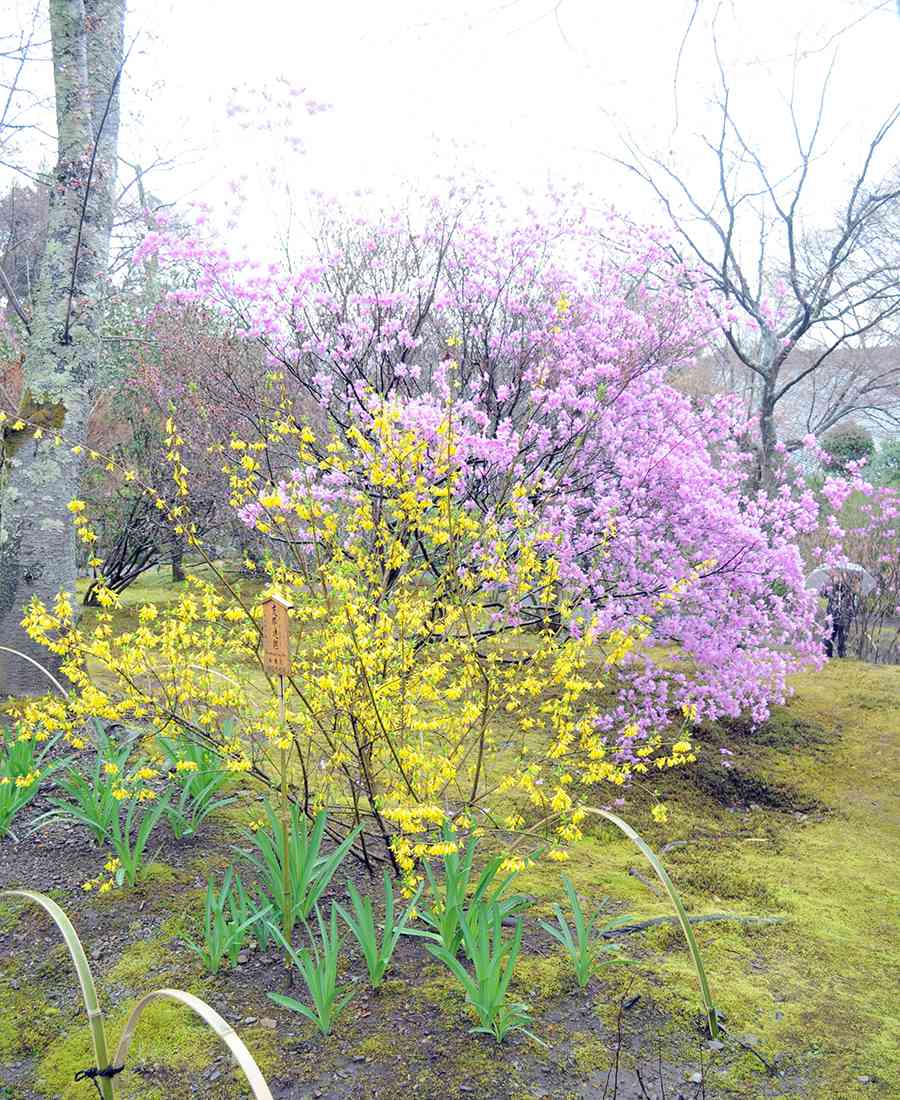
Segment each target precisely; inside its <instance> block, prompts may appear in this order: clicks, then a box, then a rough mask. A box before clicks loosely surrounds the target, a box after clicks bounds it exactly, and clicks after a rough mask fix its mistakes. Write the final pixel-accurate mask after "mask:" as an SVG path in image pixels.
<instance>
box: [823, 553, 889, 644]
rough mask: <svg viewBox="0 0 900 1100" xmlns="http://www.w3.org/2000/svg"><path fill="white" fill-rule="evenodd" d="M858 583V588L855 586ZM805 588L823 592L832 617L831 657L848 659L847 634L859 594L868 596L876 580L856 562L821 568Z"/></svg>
mask: <svg viewBox="0 0 900 1100" xmlns="http://www.w3.org/2000/svg"><path fill="white" fill-rule="evenodd" d="M856 580H858V581H859V585H858V593H857V586H856V585H855V584H854V583H853V582H854V581H856ZM806 587H807V588H812V589H815V590H817V591H819V592H821V593H822V595H823V596H825V598H826V600H827V607H828V614H829V616H830V617H831V636H830V637H829V638H826V640H825V652H826V654H827V655H828V656H829V657H834V656H835V655H837V656H838V657H846V656H847V635H848V633H849V632H850V624H851V623H852V621H853V612H854V610H855V606H856V598H857V594H859V595H862V596H866V595H868V593H869V592H871V591H872V590H873V589H874V588H875V578H874V577H873V576H872V574H871V573H869V572H868V570H866V569H863V567H862V566H861V565H857V564H856V563H855V562H847V563H846V564H845V565H841V566H835V567H833V568H829V567H827V566H819V568H818V569H814V570H813V571H812V573H810V575H809V576H808V577H807V578H806Z"/></svg>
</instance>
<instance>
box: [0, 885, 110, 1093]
mask: <svg viewBox="0 0 900 1100" xmlns="http://www.w3.org/2000/svg"><path fill="white" fill-rule="evenodd" d="M0 896H2V897H20V898H25V899H26V900H27V901H30V902H33V903H34V904H35V905H39V906H40V907H41V908H42V909H43V910H45V911H46V912H47V913H49V915H50V916H51V917H52V919H53V920H54V921H55V923H56V927H57V928H58V929H59V930H60V932H61V933H62V938H63V939H64V940H65V943H66V947H67V948H68V949H69V954H70V955H71V956H72V962H73V964H74V966H75V971H76V973H77V974H78V982H79V984H80V985H81V997H82V1000H83V1001H84V1010H85V1012H86V1013H87V1018H88V1027H89V1028H90V1029H91V1042H92V1043H93V1046H94V1059H95V1061H96V1064H97V1068H98V1069H107V1068H109V1055H108V1053H107V1050H106V1033H105V1031H104V1030H103V1013H102V1012H101V1011H100V1004H99V1002H98V1000H97V989H96V986H95V985H94V976H93V974H92V973H91V968H90V965H89V964H88V961H87V955H85V953H84V948H83V947H82V946H81V940H80V939H79V938H78V933H77V932H76V931H75V929H74V927H73V926H72V922H71V921H70V920H69V918H68V917H67V916H66V914H65V912H64V911H63V910H62V909H61V908H60V907H59V906H58V905H57V904H56V902H55V901H53V900H52V899H51V898H48V897H46V896H45V895H44V894H38V893H37V892H36V891H34V890H4V891H3V893H2V895H0ZM97 1080H98V1082H99V1088H100V1095H101V1096H102V1097H103V1100H114V1096H115V1094H114V1092H113V1084H112V1080H111V1079H110V1078H108V1077H100V1078H98V1079H97Z"/></svg>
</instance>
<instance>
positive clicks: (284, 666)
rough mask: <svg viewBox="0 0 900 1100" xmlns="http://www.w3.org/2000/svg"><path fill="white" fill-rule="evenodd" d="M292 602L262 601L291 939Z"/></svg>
mask: <svg viewBox="0 0 900 1100" xmlns="http://www.w3.org/2000/svg"><path fill="white" fill-rule="evenodd" d="M292 606H293V604H291V603H289V602H288V601H287V600H286V599H285V598H284V597H283V596H279V595H277V594H276V593H274V592H273V593H272V594H271V595H270V596H268V597H267V598H266V599H265V600H263V605H262V646H263V668H264V669H265V670H266V672H267V673H268V674H269V675H270V676H277V677H278V718H279V725H280V729H279V736H280V737H281V739H282V740H281V750H280V758H281V844H282V849H281V864H282V881H281V888H282V890H283V891H284V898H285V908H284V914H283V918H282V921H283V923H282V935H283V936H284V938H285V939H286V940H287V942H288V943H290V942H291V931H292V929H293V927H294V905H293V888H294V887H293V880H292V879H291V862H290V835H291V811H290V804H289V801H288V753H287V748H286V744H287V741H286V738H287V731H286V730H285V712H284V678H285V676H289V675H290V672H291V621H290V618H289V617H288V611H290V609H291V607H292Z"/></svg>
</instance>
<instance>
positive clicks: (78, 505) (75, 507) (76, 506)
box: [66, 500, 87, 516]
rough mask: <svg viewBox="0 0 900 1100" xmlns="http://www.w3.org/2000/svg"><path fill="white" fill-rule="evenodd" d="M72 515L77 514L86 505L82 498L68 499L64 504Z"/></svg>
mask: <svg viewBox="0 0 900 1100" xmlns="http://www.w3.org/2000/svg"><path fill="white" fill-rule="evenodd" d="M66 507H67V508H68V509H69V511H70V512H71V513H72V515H73V516H77V515H78V513H79V512H83V511H84V510H85V508H87V505H86V504H85V502H84V501H83V500H70V501H69V503H68V504H67V505H66Z"/></svg>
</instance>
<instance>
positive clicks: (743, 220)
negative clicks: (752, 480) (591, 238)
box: [613, 49, 900, 483]
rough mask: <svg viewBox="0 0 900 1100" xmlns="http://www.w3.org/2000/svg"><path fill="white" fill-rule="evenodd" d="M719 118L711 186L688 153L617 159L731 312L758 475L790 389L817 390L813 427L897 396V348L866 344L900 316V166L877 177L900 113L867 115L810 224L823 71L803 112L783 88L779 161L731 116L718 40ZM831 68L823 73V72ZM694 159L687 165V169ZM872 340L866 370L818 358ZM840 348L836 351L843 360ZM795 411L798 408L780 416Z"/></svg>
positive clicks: (792, 393) (833, 357)
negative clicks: (839, 190) (842, 180)
mask: <svg viewBox="0 0 900 1100" xmlns="http://www.w3.org/2000/svg"><path fill="white" fill-rule="evenodd" d="M716 58H717V61H718V76H719V89H718V95H717V97H716V102H715V106H716V116H717V119H718V125H717V130H716V132H715V134H714V135H712V136H707V137H705V138H704V142H703V143H704V146H705V150H706V153H707V161H706V166H707V171H708V175H707V180H708V182H709V183H711V185H712V186H711V192H712V197H711V198H709V197H708V194H709V192H708V191H707V192H704V191H703V189H702V186H698V185H697V184H696V183H695V182H694V181H693V178H689V174H688V171H687V169H686V167H684V166H673V165H672V163H670V162H669V160H667V159H665V158H663V157H656V156H651V155H647V154H646V153H645V152H643V151H642V150H641V149H639V148H638V147H637V146H635V145H634V143H631V142H629V143H627V148H628V152H627V155H626V156H625V157H622V158H613V159H615V160H616V161H617V163H619V164H620V165H622V166H624V167H625V168H627V169H628V170H629V171H630V172H632V173H634V174H635V175H637V176H638V177H639V178H640V179H641V180H643V181H644V182H645V183H646V184H647V185H648V186H649V187H650V188H651V189H652V191H653V193H654V194H655V195H656V197H657V199H658V200H659V202H660V203H661V205H662V207H663V209H664V210H665V211H666V214H667V216H668V219H669V221H670V222H671V225H672V227H673V228H674V230H675V233H676V240H677V242H680V243H677V244H676V245H675V246H674V248H673V251H674V253H675V255H676V258H677V259H678V260H679V262H681V261H683V262H686V263H688V264H689V265H691V266H692V267H694V268H696V269H699V271H700V272H701V278H702V279H703V280H705V281H706V282H707V283H708V284H711V285H712V286H713V287H714V288H715V289H716V290H717V291H719V292H720V293H721V295H722V296H723V298H724V300H725V303H726V306H727V309H728V310H729V315H730V317H731V320H730V321H729V322H728V324H727V327H726V328H725V340H726V341H727V345H728V348H729V350H730V352H731V356H732V357H733V361H735V362H736V363H737V364H739V366H740V368H741V369H742V370H743V371H745V372H749V384H748V386H747V387H746V388H747V392H748V395H749V398H750V401H751V403H752V408H753V413H754V415H755V417H756V419H757V421H758V425H759V480H760V483H765V482H766V481H767V480H768V479H769V477H770V474H771V470H772V466H773V458H774V454H775V445H776V443H777V442H778V430H777V416H776V413H777V412H778V411H779V409H780V407H782V406H785V407H786V405H787V402H788V401H789V399H791V398H792V397H796V396H797V395H798V394H801V393H802V394H804V395H805V397H806V399H807V400H809V394H810V393H811V392H812V391H813V390H815V391H817V392H816V395H815V403H816V411H815V412H811V413H810V414H809V416H808V427H809V428H810V429H811V430H812V431H814V432H815V431H822V430H825V429H826V428H828V427H830V426H832V425H833V424H835V423H837V422H838V421H839V420H840V419H842V418H843V417H845V416H851V415H854V414H858V413H859V412H861V411H863V410H868V409H871V408H874V407H876V406H877V407H878V408H879V409H883V408H884V404H885V401H887V402H888V404H890V405H892V406H893V407H894V408H896V397H897V389H898V384H900V357H898V356H897V355H896V354H894V355H877V356H875V355H871V353H872V352H873V348H874V347H875V346H879V347H880V346H881V345H882V344H883V343H884V338H883V333H884V330H885V328H886V326H888V325H890V323H891V322H892V321H894V320H896V319H897V318H898V317H900V248H898V247H897V232H896V227H897V225H898V223H900V174H898V172H897V170H896V168H894V169H893V170H889V171H888V172H887V173H886V174H884V175H881V176H879V174H878V163H879V161H880V159H881V157H882V155H883V154H884V153H885V152H887V149H888V145H889V142H890V140H891V139H893V138H894V137H895V132H896V131H897V130H900V127H898V126H897V123H898V121H900V105H895V106H894V107H893V108H892V109H891V110H890V111H889V112H888V113H887V115H886V117H885V118H884V119H883V121H882V122H881V123H880V124H879V125H878V126H877V127H876V128H875V130H874V132H873V133H872V135H871V137H870V139H869V141H868V142H867V144H866V147H865V149H864V152H863V154H862V158H861V161H860V163H859V164H858V166H857V168H856V170H855V172H854V174H853V176H852V178H851V179H850V181H849V184H848V187H847V192H846V199H845V201H844V202H843V204H842V205H841V207H840V209H838V210H837V211H836V213H835V216H834V219H833V222H832V223H831V224H830V225H829V226H827V227H826V228H824V229H821V230H819V231H817V232H811V231H810V230H809V229H808V228H807V227H808V226H809V225H810V224H811V222H812V218H811V213H810V212H811V210H814V209H815V205H814V204H815V198H814V194H813V188H814V184H813V176H814V175H815V172H816V169H817V168H818V167H819V161H820V159H821V158H822V157H823V155H824V150H823V149H821V148H820V146H821V145H823V144H824V142H823V138H822V123H823V118H824V115H825V108H826V100H827V96H828V79H827V78H826V79H825V81H824V82H823V84H822V86H821V90H820V95H819V96H818V100H817V108H816V111H815V116H814V119H813V121H812V124H811V125H810V126H808V127H806V128H804V126H803V125H802V123H801V120H800V111H799V109H798V107H797V103H796V74H797V71H798V70H797V67H795V87H794V89H792V92H791V95H790V97H789V98H788V101H787V106H786V109H787V112H788V123H789V127H790V131H791V133H792V136H793V149H794V163H793V166H792V167H791V168H790V169H789V170H788V171H787V172H778V171H777V169H776V168H775V167H774V166H773V164H772V163H770V161H769V160H767V157H766V154H765V152H764V151H763V149H762V147H761V145H760V144H759V143H758V142H756V141H754V140H753V139H751V138H750V137H749V136H748V133H747V131H746V130H745V128H744V126H743V124H742V123H741V122H740V121H739V120H738V118H737V117H736V112H735V109H734V105H733V95H732V90H731V87H730V85H729V80H728V77H727V74H726V71H725V67H724V65H723V63H722V61H721V58H720V56H719V53H718V49H716ZM829 75H830V74H829ZM694 167H696V166H692V168H694ZM863 349H867V351H868V352H869V353H870V366H869V368H867V369H866V370H855V369H854V370H851V371H849V372H848V371H847V370H846V369H843V370H841V369H835V370H833V371H830V378H829V382H828V385H827V388H828V389H829V397H828V399H827V400H825V401H824V404H823V400H822V398H823V393H822V390H823V386H822V385H820V384H819V383H820V381H821V382H823V383H824V378H825V371H826V368H831V367H832V365H833V364H834V365H835V366H836V365H837V362H838V359H837V357H838V356H839V353H847V352H849V351H850V350H853V351H855V352H858V353H861V352H862V350H863ZM848 362H849V360H848V359H846V358H845V359H844V368H846V366H847V364H848ZM790 420H791V421H794V420H796V416H795V415H792V416H791V417H790Z"/></svg>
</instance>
